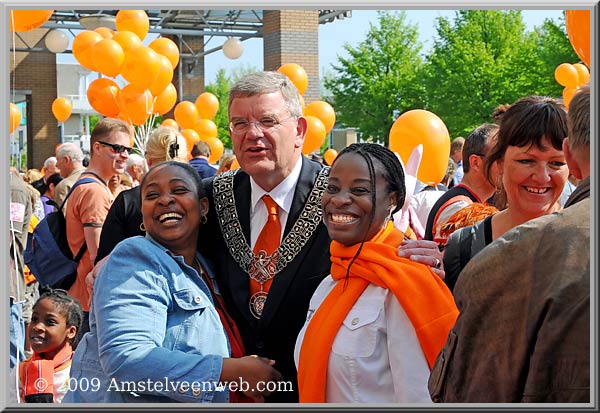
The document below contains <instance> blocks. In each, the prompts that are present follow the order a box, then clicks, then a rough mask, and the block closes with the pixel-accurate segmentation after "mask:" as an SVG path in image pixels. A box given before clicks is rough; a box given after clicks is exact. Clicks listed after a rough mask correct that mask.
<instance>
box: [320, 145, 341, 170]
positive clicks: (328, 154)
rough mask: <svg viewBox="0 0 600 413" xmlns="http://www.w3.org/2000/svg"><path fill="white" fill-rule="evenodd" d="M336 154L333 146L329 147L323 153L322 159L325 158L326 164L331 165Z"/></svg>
mask: <svg viewBox="0 0 600 413" xmlns="http://www.w3.org/2000/svg"><path fill="white" fill-rule="evenodd" d="M337 156H338V152H337V151H336V150H335V149H333V148H329V149H327V150H326V151H325V153H324V154H323V159H324V160H325V162H327V165H330V166H331V165H333V161H335V158H337Z"/></svg>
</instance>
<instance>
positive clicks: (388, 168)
mask: <svg viewBox="0 0 600 413" xmlns="http://www.w3.org/2000/svg"><path fill="white" fill-rule="evenodd" d="M348 153H356V154H358V155H360V156H362V158H363V159H364V160H365V162H366V163H367V167H368V168H369V180H370V181H371V202H372V204H373V208H372V209H371V216H370V217H369V227H368V228H367V231H365V234H364V236H363V239H362V241H361V243H360V247H359V248H358V250H357V251H356V254H354V257H353V258H352V260H351V261H350V264H349V265H348V268H347V270H346V279H347V277H348V274H349V273H350V267H351V266H352V264H354V261H356V258H357V257H358V256H359V254H360V252H361V250H362V247H363V245H364V243H365V241H366V238H367V235H368V233H369V230H370V229H371V225H373V220H374V219H375V210H376V208H377V189H376V187H377V186H376V180H377V179H376V176H375V166H374V165H373V159H376V160H378V161H379V162H381V164H382V165H383V170H382V174H383V178H384V179H385V180H386V182H387V190H388V193H393V192H395V193H396V194H397V195H398V203H397V204H396V206H395V208H394V209H393V210H392V211H391V214H394V213H395V212H397V211H399V210H400V209H401V208H402V205H404V199H405V198H406V181H405V178H404V170H403V169H402V164H401V163H400V160H399V159H398V157H397V156H396V154H395V153H394V152H392V151H391V150H389V149H388V148H386V147H385V146H381V145H378V144H375V143H353V144H351V145H349V146H347V147H345V148H344V149H343V150H342V151H341V152H340V153H339V154H338V156H337V157H336V158H335V160H334V161H333V164H332V165H331V166H332V167H333V165H335V163H336V161H337V160H338V159H340V158H341V157H342V156H343V155H346V154H348Z"/></svg>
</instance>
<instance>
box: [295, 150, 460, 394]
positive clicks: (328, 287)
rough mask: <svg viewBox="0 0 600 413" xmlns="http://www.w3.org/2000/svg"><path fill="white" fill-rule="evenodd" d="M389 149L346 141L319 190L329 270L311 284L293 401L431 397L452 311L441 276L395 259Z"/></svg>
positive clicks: (395, 167)
mask: <svg viewBox="0 0 600 413" xmlns="http://www.w3.org/2000/svg"><path fill="white" fill-rule="evenodd" d="M404 198H405V187H404V172H403V170H402V166H401V165H400V162H399V161H398V158H397V157H396V155H395V154H394V153H393V152H391V151H390V150H389V149H387V148H385V147H383V146H380V145H376V144H353V145H350V146H348V147H347V148H345V149H344V150H343V151H342V152H341V153H340V154H339V155H338V157H337V158H336V160H335V161H334V163H333V165H332V168H331V171H330V174H329V183H328V185H327V188H326V190H325V193H324V194H323V198H322V205H323V222H324V223H325V225H326V226H327V230H328V232H329V235H330V237H331V238H332V240H333V241H332V243H331V262H332V264H331V275H330V276H329V277H326V278H325V279H324V280H323V281H322V282H321V284H320V285H319V287H318V288H317V290H316V291H315V293H314V295H313V297H312V299H311V302H310V305H309V311H308V316H307V321H306V324H305V326H304V328H303V329H302V330H301V332H300V335H299V336H298V340H297V342H296V350H295V359H296V364H297V366H298V385H299V392H300V402H301V403H324V402H334V403H348V402H361V403H390V402H396V403H410V402H429V401H431V399H430V397H429V393H428V390H427V380H428V378H429V372H430V369H431V367H432V365H433V363H434V362H435V359H436V357H437V354H438V352H439V351H440V350H441V348H442V347H443V345H444V343H445V341H446V338H447V336H448V332H449V331H450V328H451V327H452V326H453V325H454V321H455V320H456V317H457V316H458V310H457V308H456V305H455V304H454V300H453V298H452V294H451V293H450V291H449V290H448V288H447V287H446V286H445V284H444V282H443V281H442V280H441V279H440V278H439V277H437V276H436V275H434V273H433V272H432V271H431V269H430V268H429V267H428V266H426V265H423V264H417V263H414V262H411V261H410V260H408V259H406V258H400V257H398V254H397V249H398V246H399V245H400V243H401V242H402V240H403V238H404V235H403V234H402V233H401V232H400V231H398V230H397V229H395V228H394V225H393V222H392V221H391V220H390V217H391V215H392V214H393V213H394V212H396V211H397V210H399V209H400V208H401V206H402V204H403V203H404Z"/></svg>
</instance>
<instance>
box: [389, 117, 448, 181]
mask: <svg viewBox="0 0 600 413" xmlns="http://www.w3.org/2000/svg"><path fill="white" fill-rule="evenodd" d="M419 144H422V145H423V158H422V160H421V165H420V166H419V170H418V171H417V178H418V179H419V180H420V181H421V182H423V183H426V184H428V185H436V184H438V183H440V182H441V181H442V179H443V178H444V175H445V174H446V168H447V166H448V157H449V156H450V134H449V133H448V128H446V125H445V124H444V122H443V121H442V120H441V119H440V118H439V117H438V116H437V115H436V114H434V113H432V112H429V111H426V110H422V109H415V110H409V111H408V112H404V113H403V114H402V115H400V117H399V118H398V119H396V121H395V122H394V124H393V125H392V129H391V130H390V145H389V146H390V150H391V151H392V152H397V153H398V154H399V155H400V158H402V161H403V162H404V164H406V163H407V162H408V158H409V157H410V154H411V153H412V151H413V149H414V148H415V147H416V146H417V145H419Z"/></svg>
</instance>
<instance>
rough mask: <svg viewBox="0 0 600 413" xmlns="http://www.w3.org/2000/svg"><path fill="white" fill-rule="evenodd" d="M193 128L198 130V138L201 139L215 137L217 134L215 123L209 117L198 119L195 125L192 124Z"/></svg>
mask: <svg viewBox="0 0 600 413" xmlns="http://www.w3.org/2000/svg"><path fill="white" fill-rule="evenodd" d="M194 130H195V131H196V132H198V135H199V136H200V139H202V140H203V141H205V140H207V139H208V138H212V137H215V136H217V134H218V129H217V125H216V124H215V123H214V122H213V121H212V120H210V119H200V120H199V121H198V122H196V125H194Z"/></svg>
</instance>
